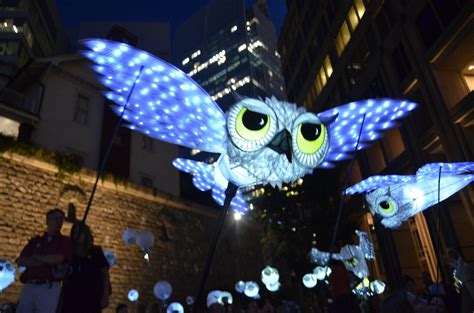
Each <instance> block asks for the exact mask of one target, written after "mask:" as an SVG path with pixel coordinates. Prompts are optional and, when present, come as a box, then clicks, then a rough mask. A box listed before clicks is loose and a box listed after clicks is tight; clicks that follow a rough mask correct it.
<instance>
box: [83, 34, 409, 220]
mask: <svg viewBox="0 0 474 313" xmlns="http://www.w3.org/2000/svg"><path fill="white" fill-rule="evenodd" d="M82 44H83V45H84V46H85V47H86V48H87V51H83V55H84V56H85V57H86V58H88V59H90V60H92V61H93V62H94V63H96V65H95V66H94V69H95V71H97V72H98V73H99V74H101V75H102V79H101V82H102V83H103V84H104V85H105V86H107V87H108V88H109V91H107V92H106V93H105V95H106V97H107V98H108V99H109V100H111V101H113V102H115V103H116V104H117V106H114V107H113V109H114V110H115V112H116V113H117V114H119V115H121V116H123V119H125V120H126V121H127V122H128V123H129V124H128V127H130V128H131V129H134V130H137V131H140V132H142V133H144V134H146V135H148V136H150V137H153V138H156V139H159V140H163V141H166V142H169V143H173V144H178V145H182V146H186V147H188V148H192V149H199V150H201V151H206V152H213V153H219V154H220V158H219V159H218V160H217V161H216V162H215V163H212V164H207V163H203V162H196V161H193V160H186V159H176V160H175V161H174V162H173V165H174V166H175V167H177V168H178V169H180V170H182V171H185V172H187V173H190V174H192V175H193V183H194V185H195V186H196V187H197V188H198V189H200V190H202V191H207V190H212V196H213V198H214V199H215V200H216V201H217V202H218V203H219V204H221V205H222V204H223V203H224V198H225V194H224V191H225V190H226V188H227V186H228V184H229V182H231V183H232V184H234V185H235V186H238V187H245V186H252V185H256V184H270V185H272V186H281V185H282V184H283V183H291V182H294V181H295V180H297V179H298V178H300V177H302V176H304V175H306V174H309V173H312V172H313V170H314V169H315V168H318V167H319V168H327V167H332V166H334V163H335V162H338V161H342V160H346V159H348V158H350V157H351V154H352V153H353V152H354V150H355V149H356V143H357V141H358V139H359V131H360V128H361V125H362V123H363V125H364V127H363V129H362V131H361V132H360V133H361V136H360V144H359V146H358V149H362V148H364V147H365V146H367V144H368V143H370V142H372V141H374V140H377V139H379V138H380V137H381V133H382V132H383V131H384V130H386V129H389V128H391V127H394V126H396V124H395V121H396V120H398V119H400V118H402V117H403V116H405V115H406V114H407V113H408V112H410V111H412V110H413V109H414V108H415V107H416V104H415V103H411V102H407V101H398V100H391V99H377V100H364V101H360V102H352V103H349V104H347V105H344V106H340V107H336V108H333V109H330V110H328V111H325V112H322V113H319V114H315V113H311V112H306V110H305V109H304V108H301V107H297V106H296V105H295V104H292V103H288V102H284V101H278V100H277V99H275V98H273V97H272V98H269V99H265V100H258V99H251V98H244V99H241V100H240V101H238V102H237V103H235V104H234V105H233V106H231V107H230V109H229V111H228V112H227V113H226V114H224V112H222V110H221V109H220V108H219V106H218V105H217V103H216V102H215V101H214V100H213V99H212V97H211V96H209V95H208V94H207V93H206V91H204V90H203V89H202V88H201V87H200V86H199V85H198V84H197V83H196V82H194V81H193V80H192V79H191V78H190V77H188V76H187V75H186V74H184V73H183V72H182V71H180V70H179V69H177V68H175V67H174V66H172V65H170V64H168V63H166V62H165V61H163V60H161V59H159V58H157V57H155V56H153V55H151V54H148V53H146V52H144V51H141V50H139V49H136V48H133V47H131V46H128V45H126V44H123V43H118V42H112V41H107V40H102V39H87V40H83V41H82ZM209 66H211V65H209ZM212 66H218V65H212ZM250 83H252V82H250ZM228 89H229V92H230V90H231V88H230V87H229V88H228ZM233 89H234V90H235V89H236V87H233ZM231 207H233V208H234V209H236V210H238V211H240V212H242V213H245V211H247V204H246V202H245V201H244V199H243V197H242V194H241V193H240V191H237V194H236V196H235V197H234V198H233V200H232V202H231Z"/></svg>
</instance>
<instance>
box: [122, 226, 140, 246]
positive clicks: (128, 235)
mask: <svg viewBox="0 0 474 313" xmlns="http://www.w3.org/2000/svg"><path fill="white" fill-rule="evenodd" d="M122 239H123V241H125V243H126V244H129V245H130V244H132V243H135V241H136V239H137V232H136V231H134V230H133V229H130V228H127V229H125V230H124V231H123V233H122Z"/></svg>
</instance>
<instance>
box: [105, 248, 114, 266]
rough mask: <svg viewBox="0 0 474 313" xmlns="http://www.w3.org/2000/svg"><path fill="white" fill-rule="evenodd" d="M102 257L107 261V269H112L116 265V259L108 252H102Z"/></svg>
mask: <svg viewBox="0 0 474 313" xmlns="http://www.w3.org/2000/svg"><path fill="white" fill-rule="evenodd" d="M104 257H105V259H106V260H107V263H109V267H112V266H114V265H115V264H116V263H117V257H116V256H115V254H114V253H113V252H112V251H110V250H104Z"/></svg>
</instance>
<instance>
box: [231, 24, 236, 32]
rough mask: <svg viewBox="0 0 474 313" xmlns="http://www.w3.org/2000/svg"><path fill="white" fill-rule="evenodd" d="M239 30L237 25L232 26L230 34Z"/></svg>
mask: <svg viewBox="0 0 474 313" xmlns="http://www.w3.org/2000/svg"><path fill="white" fill-rule="evenodd" d="M236 30H237V25H234V26H232V28H231V29H230V32H231V33H233V32H235V31H236Z"/></svg>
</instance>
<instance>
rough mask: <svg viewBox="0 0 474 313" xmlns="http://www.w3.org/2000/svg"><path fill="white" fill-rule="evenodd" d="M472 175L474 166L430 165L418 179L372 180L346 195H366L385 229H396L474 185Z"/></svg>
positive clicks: (349, 190)
mask: <svg viewBox="0 0 474 313" xmlns="http://www.w3.org/2000/svg"><path fill="white" fill-rule="evenodd" d="M440 167H441V169H442V170H441V176H439V169H440ZM470 173H474V163H473V162H464V163H430V164H427V165H425V166H423V167H421V168H420V169H419V170H418V171H417V173H416V175H406V176H396V175H392V176H373V177H370V178H368V179H366V180H364V181H362V182H360V183H358V184H356V185H354V186H352V187H350V188H349V189H347V193H348V194H355V193H360V192H365V193H366V195H365V198H366V200H367V203H368V204H369V209H370V212H371V213H372V215H374V216H375V217H377V219H381V223H382V224H383V225H384V226H385V227H388V228H397V227H399V226H400V225H401V224H402V223H403V222H404V221H406V220H407V219H409V218H410V217H412V216H414V215H415V214H417V213H419V212H421V211H423V210H425V209H427V208H429V207H431V206H433V205H435V204H437V203H439V202H441V201H444V200H445V199H447V198H449V197H450V196H452V195H453V194H454V193H456V192H458V191H459V190H461V189H462V188H464V187H465V186H467V185H468V184H470V183H471V182H472V181H474V174H470ZM438 185H439V198H438Z"/></svg>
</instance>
